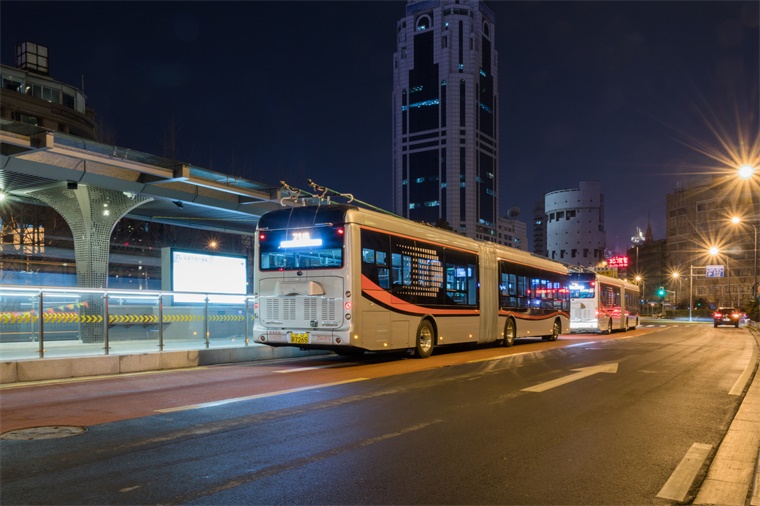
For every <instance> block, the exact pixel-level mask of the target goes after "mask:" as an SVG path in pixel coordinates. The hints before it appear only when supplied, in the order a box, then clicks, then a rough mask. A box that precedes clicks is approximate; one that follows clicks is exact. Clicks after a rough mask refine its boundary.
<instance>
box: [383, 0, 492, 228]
mask: <svg viewBox="0 0 760 506" xmlns="http://www.w3.org/2000/svg"><path fill="white" fill-rule="evenodd" d="M396 33H397V35H396V37H397V40H396V43H397V49H396V53H395V54H394V61H393V165H394V167H393V206H394V211H395V212H396V214H399V215H401V216H405V217H407V218H409V219H412V220H415V221H424V222H428V223H432V224H435V223H439V222H441V221H443V220H445V221H446V222H447V223H448V225H449V226H450V227H451V228H453V229H454V230H455V231H456V232H458V233H460V234H462V235H466V236H468V237H473V238H476V239H484V240H489V241H494V242H495V241H496V237H497V222H498V196H497V191H498V159H499V157H498V140H499V137H498V120H499V116H498V92H497V90H498V65H497V54H496V49H495V42H496V29H495V24H494V15H493V13H492V12H491V10H490V9H489V8H488V7H487V6H486V5H485V4H484V3H483V2H480V1H478V0H410V1H409V2H408V3H407V6H406V16H405V17H403V18H402V19H401V20H400V21H399V22H398V24H397V27H396Z"/></svg>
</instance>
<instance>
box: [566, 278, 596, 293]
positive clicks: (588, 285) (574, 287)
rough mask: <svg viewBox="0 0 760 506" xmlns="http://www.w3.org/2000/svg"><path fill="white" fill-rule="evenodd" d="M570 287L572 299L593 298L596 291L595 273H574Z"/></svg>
mask: <svg viewBox="0 0 760 506" xmlns="http://www.w3.org/2000/svg"><path fill="white" fill-rule="evenodd" d="M569 288H570V298H571V299H593V298H594V295H595V293H596V281H595V280H594V275H593V274H591V275H584V274H572V275H571V276H570V287H569Z"/></svg>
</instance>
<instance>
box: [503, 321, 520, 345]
mask: <svg viewBox="0 0 760 506" xmlns="http://www.w3.org/2000/svg"><path fill="white" fill-rule="evenodd" d="M516 336H517V328H516V326H515V321H514V320H513V319H512V318H507V323H506V324H505V325H504V341H503V344H504V346H506V347H507V348H509V347H511V346H512V345H514V344H515V337H516Z"/></svg>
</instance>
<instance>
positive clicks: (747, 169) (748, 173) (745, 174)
mask: <svg viewBox="0 0 760 506" xmlns="http://www.w3.org/2000/svg"><path fill="white" fill-rule="evenodd" d="M738 172H739V177H740V178H742V179H749V178H751V177H752V176H753V175H754V174H755V168H754V167H753V166H752V165H750V164H748V163H747V164H744V165H742V166H741V167H739V169H738Z"/></svg>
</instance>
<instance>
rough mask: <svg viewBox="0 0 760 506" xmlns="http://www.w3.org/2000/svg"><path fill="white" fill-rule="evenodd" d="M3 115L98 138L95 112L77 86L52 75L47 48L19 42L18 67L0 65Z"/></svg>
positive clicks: (35, 124)
mask: <svg viewBox="0 0 760 506" xmlns="http://www.w3.org/2000/svg"><path fill="white" fill-rule="evenodd" d="M0 74H2V89H0V117H1V118H3V119H8V120H12V121H17V122H19V123H26V124H29V125H34V126H39V127H43V128H47V129H48V130H55V131H58V132H63V133H66V134H70V135H75V136H77V137H82V138H85V139H92V140H94V139H95V138H96V127H95V114H94V112H92V111H91V110H89V109H87V107H86V106H85V96H84V94H83V93H82V92H81V91H80V90H78V89H77V88H75V87H73V86H71V85H68V84H65V83H62V82H59V81H56V80H55V79H53V78H51V77H50V73H49V58H48V48H47V47H45V46H41V45H39V44H35V43H32V42H21V43H19V44H17V45H16V68H14V67H8V66H6V65H2V66H0Z"/></svg>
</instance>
